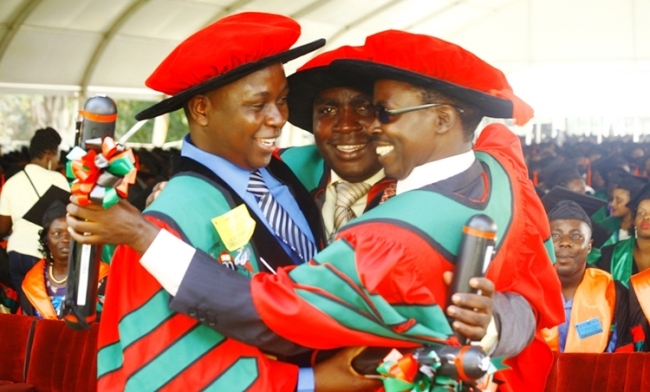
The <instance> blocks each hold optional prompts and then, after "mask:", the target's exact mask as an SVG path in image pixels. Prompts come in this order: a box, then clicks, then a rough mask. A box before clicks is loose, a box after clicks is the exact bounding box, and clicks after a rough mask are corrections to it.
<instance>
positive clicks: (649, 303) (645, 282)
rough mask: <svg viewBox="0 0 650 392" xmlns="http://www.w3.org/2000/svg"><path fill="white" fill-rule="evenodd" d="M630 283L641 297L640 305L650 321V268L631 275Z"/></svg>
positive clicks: (638, 296)
mask: <svg viewBox="0 0 650 392" xmlns="http://www.w3.org/2000/svg"><path fill="white" fill-rule="evenodd" d="M630 285H631V286H632V288H633V289H634V292H635V293H636V297H637V298H638V299H639V305H641V309H642V310H643V314H645V318H647V319H648V322H650V268H648V269H646V270H644V271H641V272H639V273H638V274H634V275H632V276H631V277H630Z"/></svg>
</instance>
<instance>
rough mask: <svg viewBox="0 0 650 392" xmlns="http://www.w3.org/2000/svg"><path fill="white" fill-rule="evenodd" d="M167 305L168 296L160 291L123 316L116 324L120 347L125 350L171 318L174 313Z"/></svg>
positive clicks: (163, 291)
mask: <svg viewBox="0 0 650 392" xmlns="http://www.w3.org/2000/svg"><path fill="white" fill-rule="evenodd" d="M168 304H169V294H168V293H167V292H166V291H165V290H160V291H159V292H158V293H157V294H156V295H154V296H153V297H151V299H150V300H149V301H147V302H146V303H145V304H144V305H143V306H141V307H140V308H138V309H137V310H135V311H133V312H131V313H129V314H127V315H126V316H124V318H122V321H120V323H119V324H118V330H119V331H120V340H121V341H122V347H124V348H125V349H126V348H127V347H129V346H130V345H131V344H133V342H135V341H137V340H138V339H141V338H142V337H144V336H146V335H147V334H148V333H150V332H151V331H153V330H154V329H156V327H158V326H159V325H160V324H162V323H163V322H164V321H165V320H167V319H168V318H169V317H171V316H172V315H173V314H174V313H173V312H172V311H171V310H170V309H169V305H168Z"/></svg>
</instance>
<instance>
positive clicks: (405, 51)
mask: <svg viewBox="0 0 650 392" xmlns="http://www.w3.org/2000/svg"><path fill="white" fill-rule="evenodd" d="M365 50H366V52H367V53H366V55H367V56H368V57H369V60H370V61H372V62H374V63H379V64H385V65H389V66H391V67H395V68H400V69H403V70H406V71H410V72H415V73H418V74H421V75H424V76H427V77H429V78H434V79H439V80H443V81H445V82H448V83H453V84H456V85H459V86H462V87H465V88H469V89H472V90H476V91H480V92H483V93H486V94H489V95H492V96H494V97H498V98H502V99H507V100H510V101H511V102H512V104H513V118H514V119H515V120H516V122H517V123H518V124H524V123H525V122H526V121H528V120H530V119H531V118H532V117H533V109H532V108H531V107H530V106H528V104H526V103H525V102H524V101H522V100H521V99H519V98H518V97H517V96H515V95H514V93H513V91H512V87H510V84H508V80H507V79H506V77H505V75H504V74H503V72H501V71H500V70H498V69H497V68H494V67H493V66H491V65H490V64H488V63H486V62H485V61H483V60H481V59H480V58H478V57H477V56H476V55H474V54H473V53H471V52H469V51H467V50H465V49H463V48H461V47H460V46H458V45H455V44H452V43H450V42H447V41H443V40H441V39H439V38H435V37H431V36H428V35H421V34H412V33H407V32H404V31H398V30H387V31H383V32H381V33H377V34H374V35H371V36H369V37H368V38H366V43H365Z"/></svg>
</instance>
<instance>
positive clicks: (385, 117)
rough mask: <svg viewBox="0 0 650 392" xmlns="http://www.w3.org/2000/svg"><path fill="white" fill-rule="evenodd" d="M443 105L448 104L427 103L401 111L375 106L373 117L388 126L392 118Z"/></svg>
mask: <svg viewBox="0 0 650 392" xmlns="http://www.w3.org/2000/svg"><path fill="white" fill-rule="evenodd" d="M444 105H449V104H448V103H427V104H424V105H418V106H409V107H407V108H401V109H386V108H385V107H383V106H381V105H375V117H376V118H377V120H379V122H380V123H382V124H390V123H391V122H392V121H393V117H395V116H399V115H400V114H405V113H409V112H414V111H416V110H422V109H428V108H433V107H436V106H444ZM452 107H453V108H454V109H456V110H457V111H458V112H459V113H463V112H464V110H463V109H461V108H457V107H455V106H452Z"/></svg>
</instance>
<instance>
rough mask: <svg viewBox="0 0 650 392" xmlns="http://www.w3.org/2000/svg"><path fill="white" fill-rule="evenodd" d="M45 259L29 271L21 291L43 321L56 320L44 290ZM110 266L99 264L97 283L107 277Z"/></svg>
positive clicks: (50, 302)
mask: <svg viewBox="0 0 650 392" xmlns="http://www.w3.org/2000/svg"><path fill="white" fill-rule="evenodd" d="M45 265H46V263H45V259H40V260H39V261H38V262H37V263H36V264H34V266H33V267H32V269H30V270H29V271H28V272H27V274H25V278H24V279H23V284H22V287H23V291H24V292H25V297H27V299H28V300H29V302H31V304H32V306H34V308H35V309H36V310H37V311H38V313H40V314H41V316H43V318H44V319H49V320H58V319H59V318H58V316H57V315H56V311H55V310H54V306H52V301H51V300H50V297H49V296H48V295H47V289H46V288H45V280H43V274H44V272H45ZM109 271H110V266H109V265H108V264H106V263H104V262H101V263H99V281H101V280H102V279H104V278H105V277H107V276H108V272H109Z"/></svg>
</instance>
